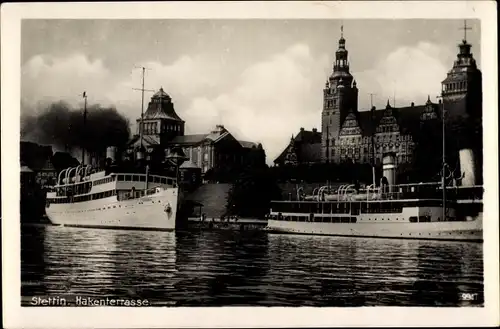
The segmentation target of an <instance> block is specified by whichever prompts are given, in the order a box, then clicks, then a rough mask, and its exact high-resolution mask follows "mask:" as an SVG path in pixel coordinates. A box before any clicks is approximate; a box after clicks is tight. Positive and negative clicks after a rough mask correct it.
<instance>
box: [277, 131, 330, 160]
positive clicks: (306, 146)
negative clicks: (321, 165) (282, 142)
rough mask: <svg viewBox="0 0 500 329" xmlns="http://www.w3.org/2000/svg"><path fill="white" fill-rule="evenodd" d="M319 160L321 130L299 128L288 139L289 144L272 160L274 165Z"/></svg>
mask: <svg viewBox="0 0 500 329" xmlns="http://www.w3.org/2000/svg"><path fill="white" fill-rule="evenodd" d="M320 161H321V132H318V130H317V129H316V128H313V129H312V131H309V130H305V129H304V128H300V131H299V133H298V134H297V135H296V136H295V137H294V136H292V138H291V139H290V144H288V146H287V147H286V148H285V149H284V150H283V152H281V154H280V155H279V156H278V157H277V158H276V159H275V160H274V164H275V165H276V166H286V165H292V166H296V165H302V164H312V163H317V162H320Z"/></svg>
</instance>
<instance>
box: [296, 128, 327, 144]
mask: <svg viewBox="0 0 500 329" xmlns="http://www.w3.org/2000/svg"><path fill="white" fill-rule="evenodd" d="M294 141H295V142H301V143H307V144H314V143H321V132H318V131H309V130H304V129H302V128H301V129H300V132H299V133H298V134H297V136H295V138H294Z"/></svg>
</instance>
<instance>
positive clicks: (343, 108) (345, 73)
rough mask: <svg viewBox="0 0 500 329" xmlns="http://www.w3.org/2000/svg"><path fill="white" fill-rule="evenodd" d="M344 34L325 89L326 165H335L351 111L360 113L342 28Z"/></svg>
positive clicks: (324, 160) (324, 152) (323, 116)
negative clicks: (336, 155) (337, 146)
mask: <svg viewBox="0 0 500 329" xmlns="http://www.w3.org/2000/svg"><path fill="white" fill-rule="evenodd" d="M340 32H341V35H340V39H339V46H338V49H337V51H336V52H335V62H334V64H333V72H332V74H331V75H330V77H329V78H328V80H327V81H326V84H325V89H323V111H322V119H321V121H322V122H321V126H322V129H321V134H322V158H323V162H331V161H332V160H333V159H334V158H335V154H334V146H335V142H336V140H337V138H338V136H339V133H340V128H341V127H342V124H343V122H344V120H345V118H346V117H347V115H348V114H349V111H350V110H352V111H353V112H354V113H356V112H357V111H358V88H357V87H356V81H354V78H353V76H352V75H351V73H350V72H349V61H348V51H347V49H346V48H345V39H344V33H343V32H344V27H343V26H341V28H340Z"/></svg>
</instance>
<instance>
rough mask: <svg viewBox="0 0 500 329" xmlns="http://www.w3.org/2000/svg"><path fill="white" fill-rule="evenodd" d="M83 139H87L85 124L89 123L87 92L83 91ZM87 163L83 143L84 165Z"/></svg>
mask: <svg viewBox="0 0 500 329" xmlns="http://www.w3.org/2000/svg"><path fill="white" fill-rule="evenodd" d="M82 96H83V134H84V136H83V140H85V126H86V125H87V92H85V91H84V92H83V95H82ZM84 164H85V145H82V166H83V165H84Z"/></svg>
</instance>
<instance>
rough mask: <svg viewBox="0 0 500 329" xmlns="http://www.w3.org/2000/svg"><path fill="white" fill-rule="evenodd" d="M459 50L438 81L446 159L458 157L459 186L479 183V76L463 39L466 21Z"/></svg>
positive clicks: (465, 35)
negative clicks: (460, 181)
mask: <svg viewBox="0 0 500 329" xmlns="http://www.w3.org/2000/svg"><path fill="white" fill-rule="evenodd" d="M462 29H463V30H464V38H463V40H462V42H461V43H460V44H459V45H458V48H459V52H458V54H457V59H456V60H455V61H454V63H453V68H452V69H451V70H450V71H449V72H448V74H447V77H446V79H445V80H443V82H442V96H443V108H444V110H445V123H446V126H447V127H446V131H447V132H446V133H447V138H446V139H447V142H446V146H447V152H446V153H447V155H446V156H447V162H448V163H453V162H454V160H455V159H456V158H457V156H458V158H459V159H458V160H459V163H460V172H461V174H462V175H463V179H462V185H465V186H467V185H474V184H482V161H483V154H482V153H483V147H482V116H483V111H482V76H481V71H480V70H479V69H478V68H477V65H476V60H475V59H474V57H473V55H472V52H471V45H470V44H469V43H468V42H467V30H470V27H467V22H466V21H464V27H463V28H462Z"/></svg>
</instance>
